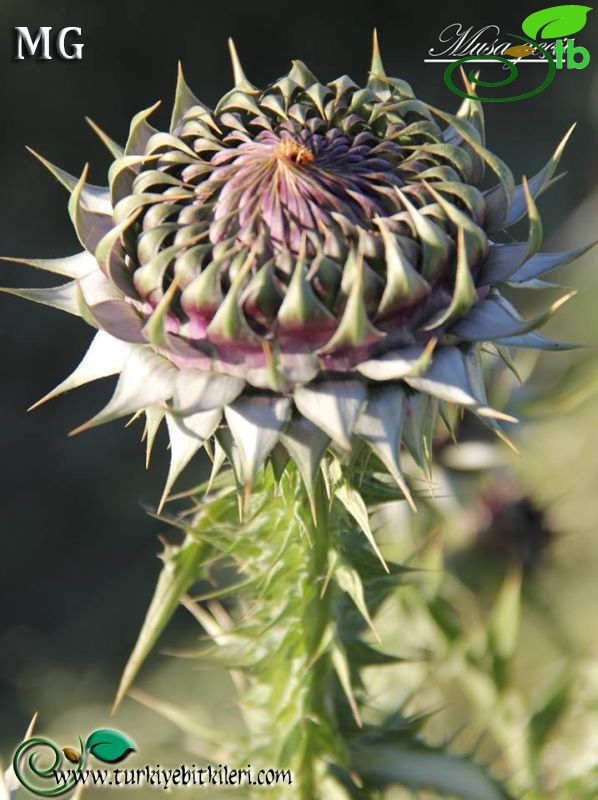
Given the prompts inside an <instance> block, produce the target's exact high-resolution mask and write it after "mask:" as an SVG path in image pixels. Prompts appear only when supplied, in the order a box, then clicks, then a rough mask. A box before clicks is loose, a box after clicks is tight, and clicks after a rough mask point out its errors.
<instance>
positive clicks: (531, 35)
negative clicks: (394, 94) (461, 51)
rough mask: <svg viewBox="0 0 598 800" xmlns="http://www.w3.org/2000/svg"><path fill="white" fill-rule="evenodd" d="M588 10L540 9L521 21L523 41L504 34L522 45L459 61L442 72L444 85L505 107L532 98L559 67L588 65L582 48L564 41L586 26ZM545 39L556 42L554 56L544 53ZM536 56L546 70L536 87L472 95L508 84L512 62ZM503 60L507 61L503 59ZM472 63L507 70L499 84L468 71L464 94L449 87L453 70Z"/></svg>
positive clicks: (573, 7)
mask: <svg viewBox="0 0 598 800" xmlns="http://www.w3.org/2000/svg"><path fill="white" fill-rule="evenodd" d="M591 10H592V9H591V7H590V6H578V5H564V6H551V7H550V8H543V9H540V11H534V12H533V13H532V14H529V16H527V17H526V18H525V19H524V20H523V23H522V25H521V28H522V30H523V33H524V34H525V37H524V36H518V35H517V34H514V33H511V34H508V35H509V36H511V37H512V38H514V39H518V40H519V41H520V42H523V44H515V45H511V46H510V47H508V48H506V49H505V50H503V51H502V55H496V54H494V55H476V56H466V57H465V58H460V59H459V60H457V61H454V62H453V63H451V64H450V65H449V66H448V67H447V68H446V70H445V72H444V82H445V83H446V85H447V86H448V88H449V89H450V90H451V91H452V92H455V94H458V95H460V96H461V97H467V98H470V99H472V100H479V101H481V102H485V103H508V102H511V101H513V100H524V99H525V98H526V97H532V96H533V95H535V94H538V92H541V91H543V90H544V89H546V87H547V86H548V85H549V84H550V83H552V81H553V79H554V76H555V74H556V70H557V69H563V67H566V68H567V69H584V67H587V65H588V64H589V62H590V54H589V52H588V51H587V50H586V48H585V47H578V46H576V44H575V41H574V40H573V39H569V38H567V39H565V37H570V36H573V35H574V34H576V33H579V31H580V30H582V28H583V27H584V26H585V24H586V22H587V16H588V11H591ZM538 39H539V40H540V41H542V42H543V44H542V45H541V44H539V42H538ZM547 39H555V40H556V41H555V43H554V45H553V46H552V47H551V49H552V50H553V53H554V55H553V53H552V52H550V50H549V49H548V47H550V45H547V44H546V40H547ZM536 54H538V55H540V56H543V57H544V59H545V61H546V64H547V66H548V73H547V75H546V77H545V78H544V80H543V82H542V83H541V84H540V86H538V87H536V88H535V89H531V90H530V91H528V92H524V93H522V94H518V95H514V96H512V97H484V96H481V95H478V94H475V93H474V91H475V87H476V86H484V87H490V88H498V87H501V86H507V85H508V84H510V83H512V82H513V81H514V80H515V79H516V78H517V75H518V74H519V73H518V69H517V64H516V63H515V60H517V61H519V60H521V59H524V58H528V57H529V56H531V55H536ZM507 56H510V57H511V58H507ZM474 60H475V61H480V60H487V61H491V62H493V63H502V64H503V65H504V66H505V68H506V69H507V70H508V75H507V77H506V78H503V79H502V80H499V81H483V80H481V79H480V78H479V76H478V75H477V74H476V72H475V71H474V70H472V71H471V72H470V73H469V74H468V76H467V77H468V81H467V82H466V89H467V91H464V90H463V89H460V88H459V87H458V86H456V85H455V84H454V83H453V74H454V72H455V70H456V69H457V68H459V67H462V66H463V65H464V64H465V63H466V62H468V61H474Z"/></svg>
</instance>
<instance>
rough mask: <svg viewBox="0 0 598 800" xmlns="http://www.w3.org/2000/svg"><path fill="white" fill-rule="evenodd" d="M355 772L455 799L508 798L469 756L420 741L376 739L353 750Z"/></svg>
mask: <svg viewBox="0 0 598 800" xmlns="http://www.w3.org/2000/svg"><path fill="white" fill-rule="evenodd" d="M353 764H354V765H355V768H356V771H357V772H358V774H359V775H360V776H361V777H362V778H365V779H366V780H367V781H368V782H375V784H376V785H378V786H397V785H398V786H404V787H407V788H409V789H411V790H413V791H416V792H417V791H426V790H428V791H430V790H431V791H436V792H439V793H441V794H442V795H443V796H444V795H449V796H454V797H458V798H459V800H508V798H509V795H508V794H507V793H506V791H505V790H504V789H503V787H501V786H500V785H499V784H498V783H497V782H496V781H494V780H493V779H492V778H491V777H490V776H489V775H488V774H487V773H486V771H485V770H484V768H483V766H481V765H479V764H476V763H475V762H474V761H473V760H469V759H466V758H459V757H457V756H454V755H452V754H450V753H448V752H443V751H442V750H433V749H432V748H426V747H424V746H423V745H416V744H414V745H410V746H409V745H401V744H397V743H395V742H381V743H380V742H376V743H375V745H370V746H364V747H360V748H359V749H356V750H355V752H354V760H353Z"/></svg>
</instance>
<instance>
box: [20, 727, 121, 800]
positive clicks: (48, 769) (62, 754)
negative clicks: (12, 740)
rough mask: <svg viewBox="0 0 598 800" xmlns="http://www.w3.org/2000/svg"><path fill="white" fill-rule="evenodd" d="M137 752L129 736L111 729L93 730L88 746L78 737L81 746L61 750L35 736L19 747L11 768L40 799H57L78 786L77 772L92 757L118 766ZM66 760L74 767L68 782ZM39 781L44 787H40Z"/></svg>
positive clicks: (51, 742)
mask: <svg viewBox="0 0 598 800" xmlns="http://www.w3.org/2000/svg"><path fill="white" fill-rule="evenodd" d="M135 750H136V747H135V743H134V742H133V741H132V740H131V739H130V738H129V737H128V736H126V735H125V734H124V733H121V731H115V730H111V729H110V728H100V729H98V730H96V731H93V733H90V734H89V736H88V737H87V740H86V741H85V744H84V743H83V740H82V739H81V737H79V742H78V747H62V748H61V747H59V746H58V745H57V744H56V743H55V742H53V741H52V740H51V739H46V738H44V737H42V736H33V737H31V738H30V739H26V740H25V741H24V742H23V743H22V744H21V745H20V746H19V747H18V748H17V751H16V752H15V755H14V758H13V762H12V766H13V770H14V774H15V776H16V778H17V780H18V781H19V783H20V784H21V785H22V786H24V787H25V789H27V790H28V791H29V792H31V793H32V794H35V795H38V796H39V797H57V796H58V795H61V794H66V793H67V792H70V791H71V789H73V788H74V787H75V785H76V784H77V782H78V781H77V773H78V772H80V771H81V770H83V769H84V767H85V764H86V761H87V757H88V756H89V755H91V756H93V757H94V758H95V759H97V760H98V761H102V762H104V763H105V764H118V763H120V762H121V761H123V760H124V759H125V758H126V757H127V756H128V755H129V753H133V752H135ZM48 756H50V758H51V762H48V758H47V757H48ZM63 758H66V760H67V761H69V762H70V763H71V764H73V765H74V767H73V768H70V769H68V770H67V771H66V779H65V772H63V770H62V765H63ZM40 781H44V782H45V786H40V785H39V783H40ZM48 781H51V782H52V783H53V785H52V786H50V785H49V783H48Z"/></svg>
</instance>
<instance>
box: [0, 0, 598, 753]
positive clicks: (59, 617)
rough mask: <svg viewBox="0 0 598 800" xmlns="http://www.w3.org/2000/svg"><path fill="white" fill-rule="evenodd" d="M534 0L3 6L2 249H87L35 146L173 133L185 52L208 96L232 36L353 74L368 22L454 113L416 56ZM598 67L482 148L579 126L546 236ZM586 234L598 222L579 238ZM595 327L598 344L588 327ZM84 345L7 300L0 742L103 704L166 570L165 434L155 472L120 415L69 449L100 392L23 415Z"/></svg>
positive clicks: (429, 96)
mask: <svg viewBox="0 0 598 800" xmlns="http://www.w3.org/2000/svg"><path fill="white" fill-rule="evenodd" d="M542 5H543V4H540V5H538V4H535V3H531V2H526V3H524V4H518V5H516V6H513V5H512V4H509V5H507V4H504V3H503V4H498V3H496V2H492V3H484V4H480V3H478V2H462V1H461V2H459V0H458V1H457V2H455V3H451V4H446V3H443V4H439V5H431V4H430V3H427V2H412V3H409V2H407V1H406V0H393V1H392V2H380V0H368V1H367V2H361V3H359V2H355V0H344V2H338V1H337V2H321V0H319V2H314V0H301V2H286V3H282V2H279V3H272V2H265V0H253V1H246V2H242V3H241V2H238V1H237V0H221V2H217V3H208V2H201V3H200V2H198V0H170V2H167V3H165V2H158V1H157V0H144V2H141V0H119V2H116V0H105V2H103V3H91V2H87V3H81V2H77V3H75V2H67V1H66V0H53V2H52V3H48V2H42V0H26V1H25V0H3V2H2V5H1V7H0V92H1V98H2V124H1V127H0V138H1V147H0V161H1V170H2V172H1V174H2V191H1V192H0V225H1V236H0V252H1V253H2V254H6V255H15V256H33V257H36V256H39V257H42V256H43V257H52V256H61V255H67V254H71V253H74V252H75V251H77V250H78V249H80V248H79V245H78V242H77V241H76V237H75V234H74V232H73V231H72V229H71V224H70V221H69V218H68V214H67V210H66V202H67V195H66V193H65V192H64V190H63V189H62V187H61V186H60V185H59V184H57V182H56V181H55V180H54V179H53V178H52V177H51V176H50V175H49V174H48V173H46V172H45V171H44V169H43V168H42V167H41V166H40V164H39V163H37V162H36V161H35V160H34V159H33V158H32V157H31V156H30V155H29V154H27V153H26V151H25V149H24V146H25V145H30V146H31V147H33V148H35V149H36V150H38V151H40V152H41V153H42V154H43V155H45V156H46V157H47V158H49V159H50V160H51V161H53V162H55V163H57V164H59V165H60V166H62V167H64V168H65V169H67V170H69V171H70V172H72V173H75V174H79V173H80V171H81V169H82V167H83V165H84V163H85V162H87V161H89V162H91V174H90V179H91V181H92V182H94V183H105V174H106V169H107V166H108V163H109V159H108V156H107V154H106V152H105V151H104V149H103V146H102V145H101V144H100V143H99V141H98V140H97V139H96V138H95V136H94V134H93V133H92V132H91V131H90V130H89V128H88V127H87V125H86V124H85V122H84V116H85V115H88V116H90V117H92V118H93V119H94V120H95V121H96V122H97V123H98V124H99V125H100V126H101V127H103V128H104V129H105V130H106V131H107V132H108V133H109V134H110V135H111V136H112V137H113V138H115V139H116V140H117V141H121V142H123V141H124V140H125V139H126V134H127V130H128V124H129V121H130V118H131V117H132V115H133V114H134V113H136V112H137V111H139V110H140V109H142V108H145V107H147V106H149V105H151V104H152V103H154V102H155V101H156V100H159V99H161V100H163V101H164V103H163V106H162V108H160V109H159V110H158V112H157V114H156V116H155V118H156V120H157V122H154V124H157V125H158V127H159V125H160V124H164V125H165V124H166V123H167V120H168V119H169V112H170V102H171V98H172V96H173V90H174V83H175V77H176V64H177V60H178V59H180V60H181V61H182V62H183V65H184V68H185V73H186V77H187V80H188V82H189V84H190V85H191V86H192V87H193V89H194V92H195V93H196V94H197V95H198V97H200V98H201V99H202V100H203V101H205V102H206V103H208V104H213V103H214V102H215V101H216V100H217V99H218V98H219V96H220V95H221V94H222V93H223V92H224V91H226V90H227V89H228V88H229V87H230V82H231V70H230V66H229V61H228V54H227V49H226V39H227V37H228V36H233V37H234V39H235V41H236V44H237V47H238V50H239V53H240V54H241V58H242V60H243V63H244V66H245V69H246V72H247V73H248V76H249V77H250V79H251V80H252V81H253V82H254V83H256V84H257V85H262V84H265V83H268V82H269V81H270V80H272V79H275V78H276V77H278V76H279V75H280V74H282V73H283V72H284V71H285V70H286V69H287V67H288V65H289V62H290V59H291V58H300V59H302V60H304V61H306V62H307V63H308V64H309V66H310V68H311V69H312V70H313V71H314V72H315V73H316V74H317V75H318V76H319V77H320V79H321V80H324V81H328V80H332V79H334V78H336V77H337V76H338V75H339V74H342V73H345V72H347V73H349V74H350V75H351V76H352V77H354V79H355V80H357V81H360V80H362V79H363V78H364V77H365V74H366V70H367V68H368V64H369V58H370V52H369V51H370V34H371V30H372V29H373V28H374V27H375V26H376V27H378V29H379V33H380V41H381V46H382V53H383V58H384V61H385V66H386V69H387V72H388V73H389V74H392V75H396V76H400V77H403V78H405V79H407V80H408V81H409V82H410V83H411V84H412V86H413V87H414V89H415V91H416V93H417V94H418V95H419V96H421V97H422V98H424V99H426V100H428V101H430V102H431V103H433V104H436V105H439V106H441V107H444V108H447V109H449V110H453V109H455V108H456V107H457V106H458V103H459V100H458V98H457V97H456V96H455V95H453V94H452V93H451V92H450V91H449V90H448V89H447V88H446V86H445V84H444V82H443V79H442V72H443V67H442V66H440V65H431V64H424V63H423V60H424V58H425V57H426V55H427V52H428V50H429V48H431V47H433V46H435V45H436V44H437V37H438V34H439V32H440V31H441V30H442V29H443V28H444V27H445V26H446V25H448V24H450V23H452V22H461V23H464V24H466V25H467V26H468V25H470V24H471V25H473V26H481V25H485V24H492V23H494V24H497V25H500V26H501V28H502V29H503V30H504V31H513V32H514V33H518V32H520V24H521V21H522V19H523V17H524V16H526V15H527V14H529V13H531V12H532V11H535V10H537V9H538V8H541V7H542ZM595 13H596V14H598V12H595ZM591 17H592V14H590V21H589V23H588V26H587V27H586V29H585V30H584V31H583V33H581V34H578V41H579V43H580V44H584V45H585V46H586V47H588V48H589V49H590V50H591V44H592V41H594V42H595V36H594V37H593V36H592V30H594V32H595V29H596V28H595V23H594V20H592V19H591ZM17 25H28V26H30V28H31V29H37V28H38V27H39V26H41V25H45V26H49V25H50V26H53V27H54V28H55V29H59V28H62V27H64V26H67V25H77V26H81V27H82V29H83V41H84V43H85V47H84V51H83V60H82V61H70V62H62V61H59V60H53V61H49V62H37V61H35V60H34V59H30V60H26V61H15V60H13V55H14V38H15V37H14V28H15V26H17ZM592 58H593V60H592V62H591V63H590V65H589V67H588V68H586V69H584V70H580V71H573V70H562V71H560V72H558V73H557V75H556V78H555V80H554V82H553V84H552V85H551V86H550V87H549V88H548V89H547V90H546V91H544V92H543V93H540V94H538V95H536V96H535V97H532V98H530V99H527V100H525V101H522V102H516V103H494V104H489V103H488V104H485V111H486V116H487V131H488V143H489V145H490V147H491V148H492V149H494V150H495V151H497V152H498V153H499V154H500V155H501V156H502V157H503V158H505V160H506V161H507V162H508V163H509V164H510V166H511V167H512V169H513V171H514V173H515V175H516V176H517V177H518V176H520V175H521V174H524V173H526V174H528V175H530V174H533V173H534V172H535V171H536V170H537V169H539V168H540V167H541V166H542V165H543V163H544V162H545V161H546V160H547V158H548V157H549V155H550V153H551V152H552V149H553V147H554V145H555V144H556V142H557V141H558V140H559V139H560V137H561V135H562V134H563V133H564V131H565V129H566V128H567V127H568V126H569V125H570V124H571V123H572V122H573V121H576V120H577V121H578V122H579V126H578V130H577V131H576V133H575V135H574V138H573V140H572V143H571V144H570V146H569V148H568V150H567V153H566V156H565V158H564V161H563V164H564V168H565V169H566V170H567V171H568V172H569V175H568V177H567V178H565V180H563V181H562V182H560V183H559V185H558V189H555V190H554V191H553V192H552V193H549V194H548V195H547V196H546V198H545V199H544V200H543V201H542V213H543V219H544V223H545V229H546V231H547V232H548V235H549V236H550V233H551V231H554V230H555V229H556V228H557V227H559V226H560V225H561V223H562V222H563V221H564V220H565V219H566V218H567V216H568V215H569V214H570V213H571V212H573V210H574V209H576V208H577V207H578V206H579V204H580V203H582V201H583V200H584V198H585V197H586V196H587V195H588V194H589V193H590V190H591V188H592V186H595V185H596V179H597V177H598V176H597V170H598V167H597V164H598V159H597V157H596V156H597V155H598V153H597V137H596V127H597V125H598V111H597V109H598V103H597V100H598V84H597V80H596V68H595V67H596V64H598V51H597V52H595V53H592ZM527 69H528V70H529V72H528V73H527V77H528V78H529V77H530V76H532V75H535V76H538V75H541V77H540V78H539V79H538V80H537V81H536V85H537V83H539V82H540V81H541V80H542V78H543V73H544V67H542V66H539V65H538V66H536V67H528V68H527ZM523 72H525V70H523ZM523 80H526V78H525V77H524V78H523ZM532 85H533V84H532ZM592 234H594V235H592ZM594 237H595V232H592V231H591V230H588V231H587V237H586V238H587V240H588V241H589V240H590V239H591V238H594ZM46 280H47V279H46ZM43 283H44V279H42V276H39V275H36V274H33V271H28V270H27V269H26V268H23V267H17V266H15V265H11V264H8V263H2V264H1V265H0V284H2V285H8V286H18V285H27V286H34V285H43ZM574 302H576V301H574ZM591 327H592V328H593V332H594V333H596V324H595V322H594V323H593V325H592V326H591ZM588 336H591V332H589V333H588ZM90 338H91V333H90V330H89V329H88V328H87V327H86V326H85V325H84V324H83V323H82V322H81V321H80V320H77V319H75V318H70V317H68V316H67V315H64V314H61V313H59V312H55V311H52V310H50V309H46V308H42V307H39V306H33V305H31V304H28V303H26V302H24V301H22V300H19V299H15V298H11V297H6V296H0V342H1V349H0V381H1V386H2V394H1V396H0V414H1V424H0V532H1V544H0V594H1V598H0V609H1V611H0V614H1V619H0V717H1V719H0V745H1V746H2V747H3V749H4V750H7V749H8V748H9V747H11V746H12V744H13V743H15V742H16V741H17V740H18V739H19V737H20V736H21V735H22V733H23V732H24V728H25V727H26V724H27V722H28V718H29V716H30V714H31V712H32V711H33V710H35V709H39V710H40V711H41V712H42V714H43V716H44V718H45V719H46V720H49V719H51V717H52V715H53V714H55V713H57V711H58V710H59V709H61V708H64V707H65V706H66V705H69V704H70V705H74V704H77V703H81V702H83V698H86V697H87V698H89V697H91V696H93V700H94V702H95V703H96V704H97V706H98V707H99V708H101V709H103V712H104V713H105V712H106V709H107V707H108V705H109V703H110V700H111V698H112V696H113V692H114V689H115V686H116V683H117V680H118V676H119V671H120V669H121V667H122V665H123V662H124V660H125V659H126V657H127V654H128V652H129V649H130V647H131V645H132V643H133V641H134V638H135V635H136V633H137V630H138V627H139V625H140V622H141V619H142V616H143V613H144V610H145V608H146V606H147V603H148V599H149V596H150V593H151V591H152V588H153V584H154V581H155V578H156V574H157V570H158V566H159V563H158V561H157V560H156V558H155V555H156V554H157V553H158V552H159V549H160V547H159V544H158V541H157V534H158V533H159V532H160V531H161V526H160V524H159V523H157V522H156V521H154V520H152V519H151V518H150V517H148V516H147V515H146V513H145V510H144V507H148V506H149V507H151V506H154V505H155V503H156V502H157V499H158V497H159V492H160V486H161V483H162V481H163V479H164V476H165V470H166V465H167V453H166V451H165V442H164V440H163V439H161V440H160V441H159V442H158V446H157V448H156V456H155V460H154V464H153V468H152V470H151V471H150V472H149V473H146V471H145V468H144V463H143V450H142V448H141V446H140V444H139V438H140V435H141V427H140V425H136V426H135V425H134V426H133V427H132V428H130V429H128V430H127V431H123V430H122V426H121V425H119V424H113V425H110V426H108V427H105V428H102V429H98V430H94V431H91V432H88V433H85V434H83V435H81V436H79V437H75V438H74V439H68V438H67V432H68V431H69V430H70V429H72V428H73V427H75V426H76V425H77V424H78V423H80V422H81V421H83V420H85V419H86V418H87V417H89V416H91V414H92V413H94V412H95V411H96V410H97V409H98V408H99V407H100V406H101V404H102V403H103V402H104V401H105V400H106V399H107V397H108V396H109V391H110V385H109V383H108V382H106V385H105V386H103V385H100V384H97V385H94V386H93V387H91V388H87V389H85V390H80V391H79V392H77V393H75V394H74V395H72V396H66V397H64V398H60V399H58V400H56V401H54V402H52V403H50V404H48V405H47V406H44V407H42V408H41V409H40V410H38V411H36V412H35V413H32V414H27V413H26V408H27V407H28V406H29V405H30V404H31V403H32V402H34V401H35V400H37V399H38V398H39V397H40V396H42V395H43V394H44V393H45V392H46V391H47V390H48V389H49V388H51V387H53V386H54V385H56V384H57V383H58V382H59V381H60V380H62V378H63V377H64V376H65V375H66V374H67V373H68V372H69V371H70V370H71V369H72V368H73V367H74V366H75V364H76V363H78V361H79V359H80V357H81V355H82V353H83V351H84V347H85V345H86V344H87V342H88V341H89V340H90ZM594 338H595V337H594ZM196 476H197V472H196ZM193 480H194V475H193V471H191V472H190V473H187V474H186V475H185V477H184V478H183V480H182V483H183V485H191V484H192V483H193ZM179 624H184V620H179Z"/></svg>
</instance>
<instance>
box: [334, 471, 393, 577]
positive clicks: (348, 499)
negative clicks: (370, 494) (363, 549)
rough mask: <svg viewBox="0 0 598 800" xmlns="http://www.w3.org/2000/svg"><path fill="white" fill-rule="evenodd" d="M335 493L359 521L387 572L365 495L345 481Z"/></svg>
mask: <svg viewBox="0 0 598 800" xmlns="http://www.w3.org/2000/svg"><path fill="white" fill-rule="evenodd" d="M335 495H336V497H337V499H338V500H340V502H341V503H342V504H343V505H344V507H345V508H346V509H347V511H348V512H349V514H351V516H352V517H353V519H354V520H355V521H356V522H357V524H358V525H359V527H360V528H361V530H362V531H363V533H364V535H365V537H366V539H367V540H368V542H369V543H370V546H371V548H372V550H373V551H374V553H376V555H377V556H378V558H379V559H380V562H381V564H382V566H383V567H384V569H385V570H386V572H388V566H387V565H386V561H385V560H384V556H383V555H382V553H381V552H380V549H379V547H378V545H377V544H376V540H375V539H374V534H373V533H372V529H371V527H370V520H369V517H368V510H367V507H366V504H365V502H364V500H363V497H362V496H361V495H360V494H359V492H358V491H357V490H356V489H352V488H351V486H350V485H349V484H348V483H344V484H343V485H342V486H339V487H338V489H336V491H335Z"/></svg>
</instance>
